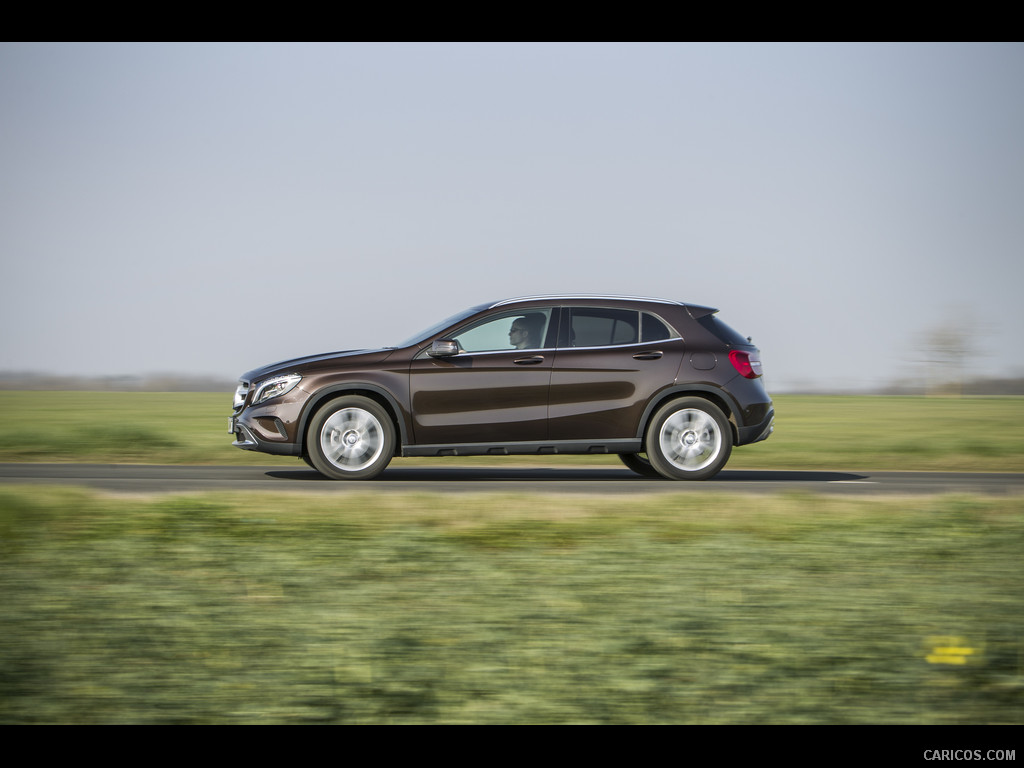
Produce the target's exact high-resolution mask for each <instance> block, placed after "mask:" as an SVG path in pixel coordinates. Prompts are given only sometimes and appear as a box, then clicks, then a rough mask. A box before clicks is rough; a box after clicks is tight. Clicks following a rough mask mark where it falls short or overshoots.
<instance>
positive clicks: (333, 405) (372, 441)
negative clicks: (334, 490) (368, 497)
mask: <svg viewBox="0 0 1024 768" xmlns="http://www.w3.org/2000/svg"><path fill="white" fill-rule="evenodd" d="M394 453H395V427H394V424H392V422H391V417H390V416H389V415H388V414H387V412H386V411H385V410H384V409H383V408H382V407H381V406H380V405H378V404H377V403H375V402H374V401H373V400H370V399H369V398H365V397H359V396H357V395H351V396H348V397H339V398H338V399H337V400H332V401H331V402H330V403H328V404H327V405H325V406H324V407H323V408H321V409H320V410H319V411H318V412H317V414H316V416H314V417H313V421H312V422H311V423H310V425H309V432H308V433H307V436H306V456H307V457H308V458H309V462H310V463H311V464H312V465H313V467H314V468H315V469H316V470H317V471H318V472H320V473H321V474H323V475H325V476H327V477H329V478H331V479H332V480H369V479H370V478H373V477H376V476H377V475H379V474H380V473H381V472H383V471H384V468H385V467H386V466H387V465H388V463H389V462H390V461H391V457H392V456H393V455H394Z"/></svg>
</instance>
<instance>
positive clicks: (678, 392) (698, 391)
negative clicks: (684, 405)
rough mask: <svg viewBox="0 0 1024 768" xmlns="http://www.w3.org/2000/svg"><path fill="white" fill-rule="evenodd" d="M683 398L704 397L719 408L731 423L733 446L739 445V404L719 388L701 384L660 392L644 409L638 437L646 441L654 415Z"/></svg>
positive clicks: (638, 428) (671, 388)
mask: <svg viewBox="0 0 1024 768" xmlns="http://www.w3.org/2000/svg"><path fill="white" fill-rule="evenodd" d="M683 397H702V398H704V399H705V400H707V401H708V402H710V403H713V404H714V405H716V406H718V408H719V410H721V411H722V413H724V414H725V418H726V419H728V421H729V428H730V430H731V431H732V439H733V444H734V445H735V444H736V443H737V441H738V440H739V424H738V423H737V421H736V414H737V413H738V412H739V404H738V403H737V402H736V401H735V400H734V399H733V397H732V395H730V394H729V393H728V392H725V391H724V390H722V389H719V388H718V387H711V386H705V385H701V384H696V385H694V384H686V385H683V386H678V387H670V388H668V389H666V390H663V391H661V392H659V393H658V395H657V396H655V397H653V398H651V401H650V402H649V403H648V404H647V408H645V409H644V415H643V417H642V418H641V419H640V425H639V426H638V427H637V433H636V436H637V437H638V438H640V439H641V440H646V439H647V428H648V427H649V426H650V424H651V419H652V418H653V417H654V414H655V413H656V412H657V411H658V409H659V408H661V407H662V406H663V405H665V403H667V402H669V401H671V400H678V399H680V398H683Z"/></svg>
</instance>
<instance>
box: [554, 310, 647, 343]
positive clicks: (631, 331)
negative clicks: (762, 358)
mask: <svg viewBox="0 0 1024 768" xmlns="http://www.w3.org/2000/svg"><path fill="white" fill-rule="evenodd" d="M639 320H640V314H639V313H638V312H636V311H633V310H628V309H598V308H591V307H573V308H572V309H570V310H569V335H568V338H567V339H566V344H567V345H568V346H570V347H607V346H612V345H615V344H635V343H636V342H637V330H638V328H637V326H638V325H639Z"/></svg>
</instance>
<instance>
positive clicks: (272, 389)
mask: <svg viewBox="0 0 1024 768" xmlns="http://www.w3.org/2000/svg"><path fill="white" fill-rule="evenodd" d="M300 381H302V377H301V376H299V374H297V373H289V374H288V375H287V376H275V377H274V378H272V379H267V380H266V381H262V382H260V383H259V384H257V385H256V394H255V395H254V396H253V398H252V404H253V405H259V404H260V403H262V402H263V401H264V400H269V399H270V398H272V397H280V396H281V395H283V394H286V393H288V392H291V391H292V390H293V389H294V388H295V385H296V384H298V383H299V382H300Z"/></svg>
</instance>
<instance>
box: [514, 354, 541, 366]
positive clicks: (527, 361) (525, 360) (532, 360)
mask: <svg viewBox="0 0 1024 768" xmlns="http://www.w3.org/2000/svg"><path fill="white" fill-rule="evenodd" d="M512 362H513V363H515V364H516V365H537V363H543V362H544V356H543V355H534V356H533V357H520V358H519V359H518V360H513V361H512Z"/></svg>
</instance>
